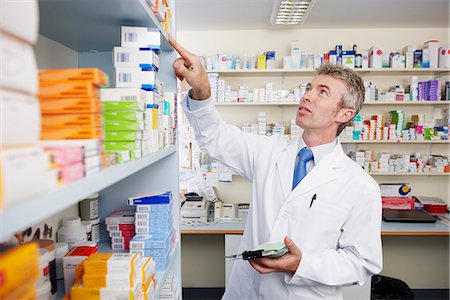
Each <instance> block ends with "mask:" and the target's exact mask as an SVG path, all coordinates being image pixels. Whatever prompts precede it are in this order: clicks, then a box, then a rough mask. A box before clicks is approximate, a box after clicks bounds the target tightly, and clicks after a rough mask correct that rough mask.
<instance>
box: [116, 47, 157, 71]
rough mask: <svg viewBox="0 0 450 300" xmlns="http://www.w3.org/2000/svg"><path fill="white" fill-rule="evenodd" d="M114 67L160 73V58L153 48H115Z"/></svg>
mask: <svg viewBox="0 0 450 300" xmlns="http://www.w3.org/2000/svg"><path fill="white" fill-rule="evenodd" d="M113 61H114V67H116V68H141V69H145V70H150V71H158V69H159V56H158V54H156V53H155V52H154V51H153V50H152V49H151V48H125V47H114V51H113Z"/></svg>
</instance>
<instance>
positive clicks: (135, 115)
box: [103, 111, 144, 122]
mask: <svg viewBox="0 0 450 300" xmlns="http://www.w3.org/2000/svg"><path fill="white" fill-rule="evenodd" d="M103 116H104V118H105V120H117V121H142V122H143V121H144V112H142V111H105V112H104V113H103Z"/></svg>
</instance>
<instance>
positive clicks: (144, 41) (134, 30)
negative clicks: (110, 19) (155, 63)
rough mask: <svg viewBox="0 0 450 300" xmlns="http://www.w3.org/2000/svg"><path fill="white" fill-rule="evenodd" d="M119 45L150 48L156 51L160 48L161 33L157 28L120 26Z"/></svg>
mask: <svg viewBox="0 0 450 300" xmlns="http://www.w3.org/2000/svg"><path fill="white" fill-rule="evenodd" d="M121 46H122V47H128V48H150V49H152V50H153V51H155V52H156V53H159V52H160V50H161V34H160V33H159V30H158V29H153V28H146V27H130V26H122V28H121Z"/></svg>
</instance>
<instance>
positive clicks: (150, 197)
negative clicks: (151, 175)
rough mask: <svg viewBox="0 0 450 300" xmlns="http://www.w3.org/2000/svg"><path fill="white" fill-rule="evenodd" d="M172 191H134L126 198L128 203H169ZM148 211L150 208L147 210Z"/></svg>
mask: <svg viewBox="0 0 450 300" xmlns="http://www.w3.org/2000/svg"><path fill="white" fill-rule="evenodd" d="M171 203H172V192H164V193H153V194H152V193H135V194H133V195H132V196H131V197H129V198H128V205H155V204H171ZM149 211H150V210H149Z"/></svg>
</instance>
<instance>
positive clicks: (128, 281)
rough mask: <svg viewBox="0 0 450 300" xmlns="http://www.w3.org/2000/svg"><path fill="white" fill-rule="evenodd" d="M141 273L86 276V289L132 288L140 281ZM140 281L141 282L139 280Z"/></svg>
mask: <svg viewBox="0 0 450 300" xmlns="http://www.w3.org/2000/svg"><path fill="white" fill-rule="evenodd" d="M139 277H140V273H139V272H137V273H134V274H127V273H117V274H84V275H83V287H85V288H132V287H133V286H134V285H135V284H136V282H137V281H138V280H139V279H140V278H139ZM139 281H140V280H139Z"/></svg>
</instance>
